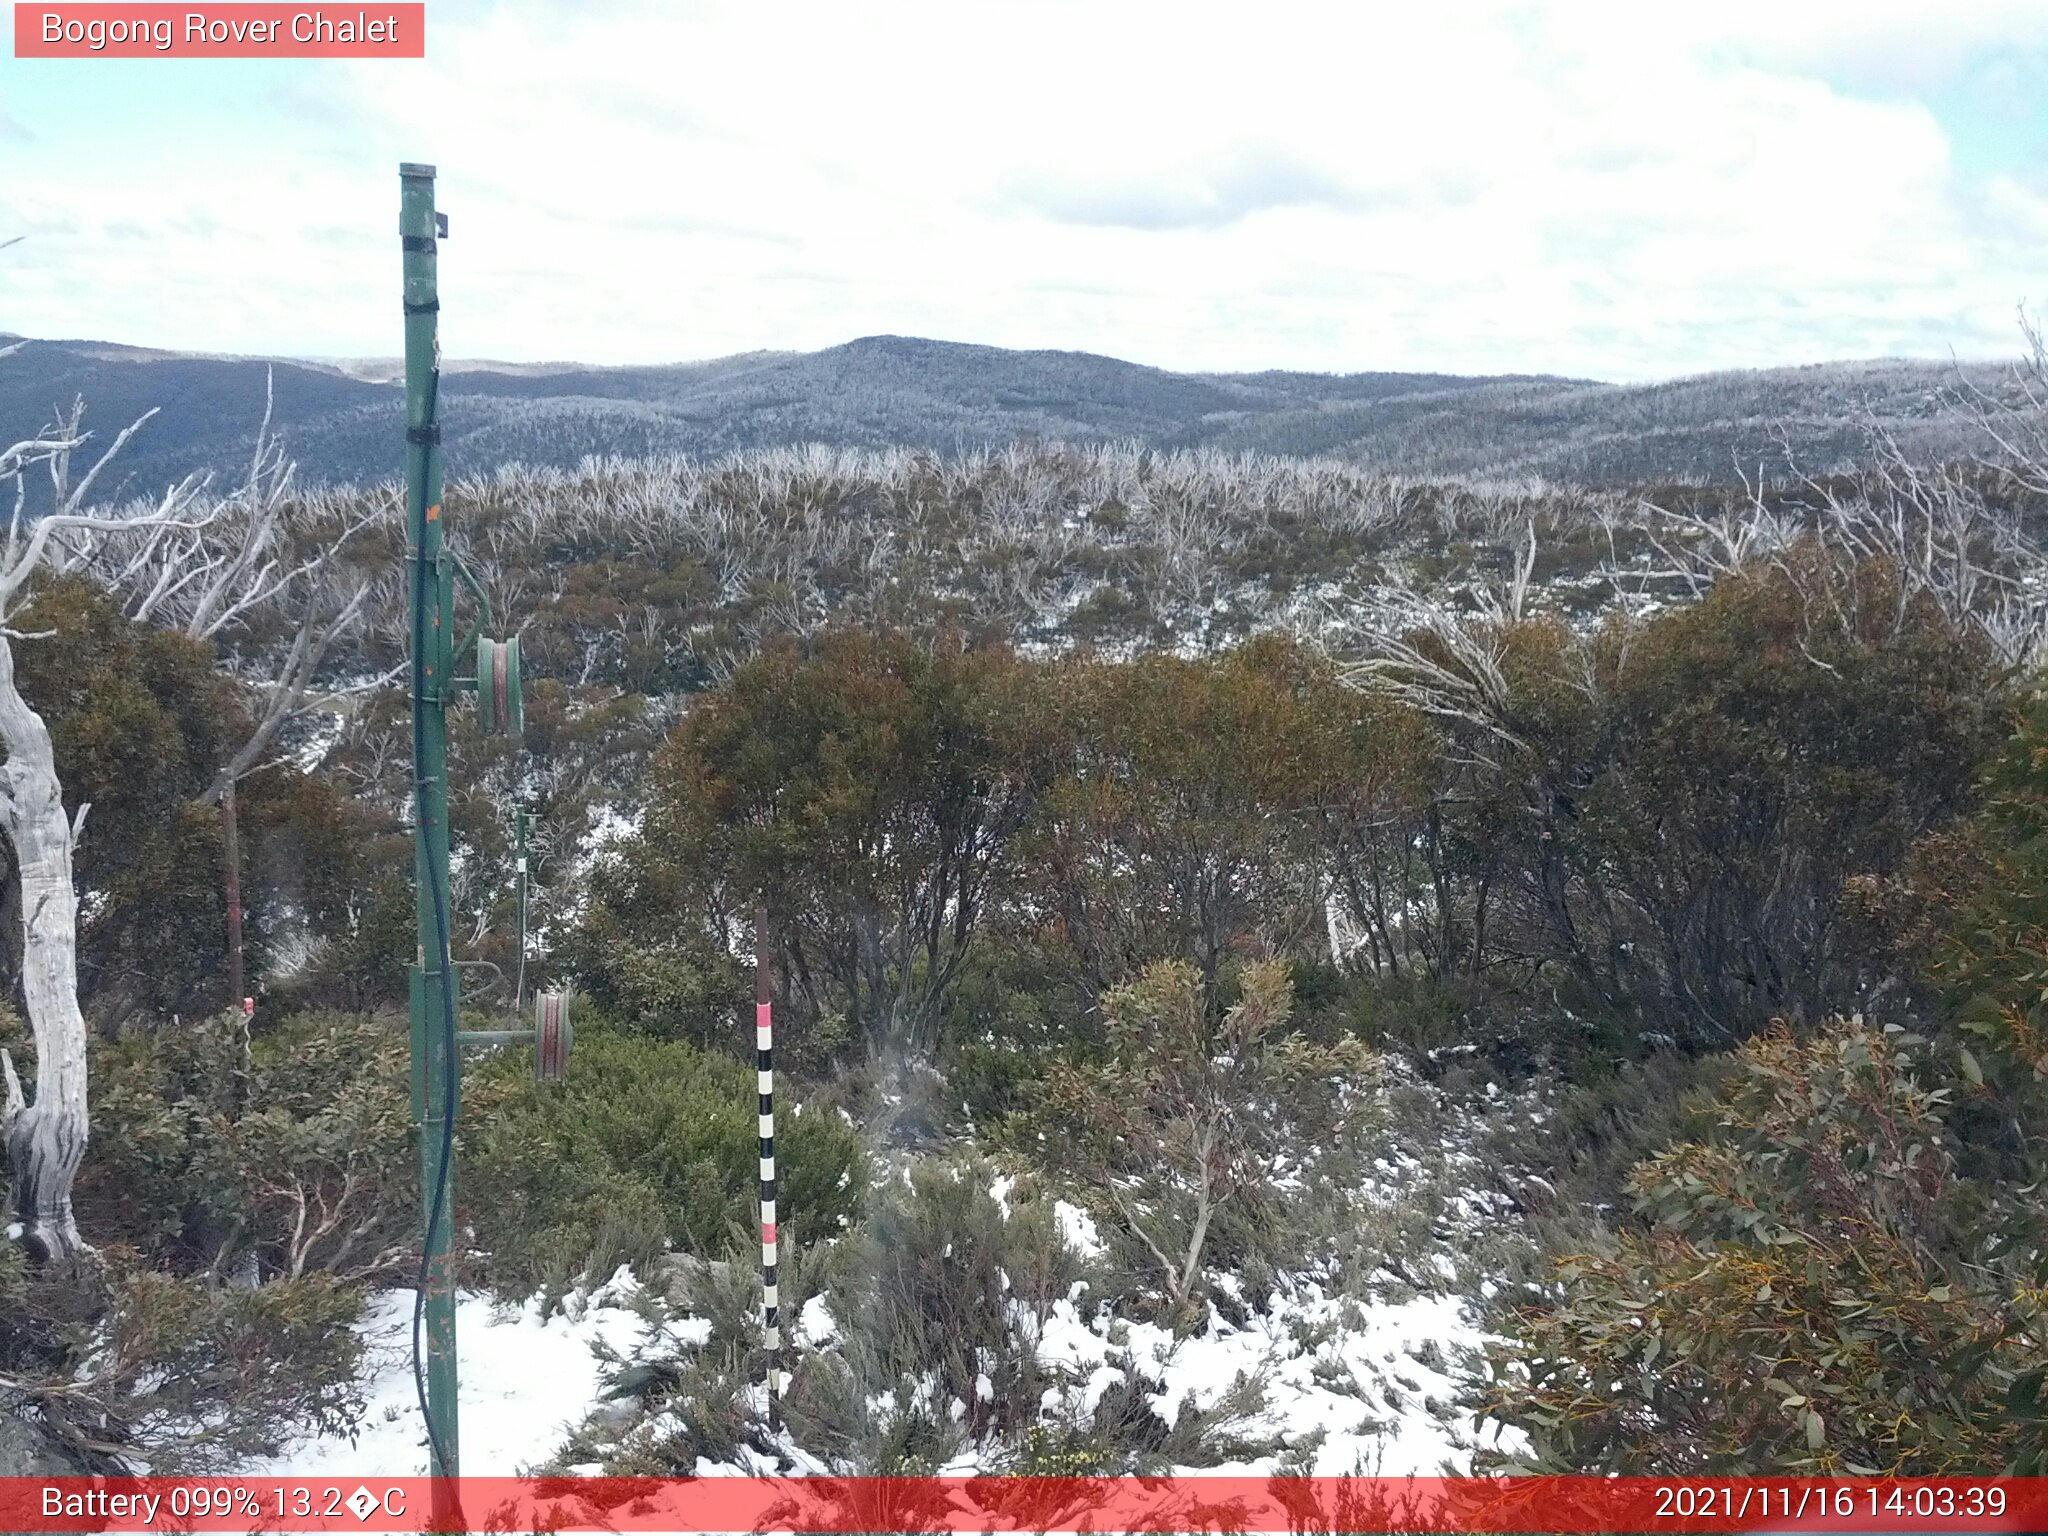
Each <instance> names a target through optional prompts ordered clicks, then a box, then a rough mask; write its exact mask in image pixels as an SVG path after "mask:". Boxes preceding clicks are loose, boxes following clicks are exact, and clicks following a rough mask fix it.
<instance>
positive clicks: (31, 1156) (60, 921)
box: [0, 635, 90, 1268]
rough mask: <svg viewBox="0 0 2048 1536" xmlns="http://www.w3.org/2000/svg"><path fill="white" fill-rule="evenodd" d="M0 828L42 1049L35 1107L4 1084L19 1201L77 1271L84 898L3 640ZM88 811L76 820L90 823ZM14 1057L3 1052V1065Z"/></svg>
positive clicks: (45, 755) (83, 1122)
mask: <svg viewBox="0 0 2048 1536" xmlns="http://www.w3.org/2000/svg"><path fill="white" fill-rule="evenodd" d="M0 745H4V746H5V747H6V749H7V761H6V763H5V764H4V765H0V785H4V786H5V791H6V793H5V798H4V801H0V826H4V828H5V830H6V833H7V839H8V841H9V842H10V843H12V844H13V845H14V858H15V865H16V869H17V871H18V873H19V877H20V880H21V914H22V962H21V979H22V995H23V998H24V1000H25V1002H26V1003H27V1006H28V1022H29V1028H30V1030H31V1032H32V1033H33V1034H34V1036H35V1044H36V1098H35V1102H34V1103H33V1104H29V1103H26V1102H25V1101H24V1098H23V1095H22V1091H21V1082H20V1080H19V1079H18V1078H17V1077H16V1075H15V1071H14V1063H13V1062H12V1061H11V1060H10V1061H4V1062H0V1065H4V1067H5V1073H6V1085H7V1105H6V1123H7V1160H8V1170H9V1173H10V1174H11V1176H12V1188H11V1190H10V1198H11V1201H12V1205H13V1215H14V1220H15V1221H17V1222H19V1223H20V1224H21V1229H22V1230H21V1240H22V1242H23V1243H24V1244H25V1245H26V1246H27V1247H28V1249H29V1251H30V1252H31V1253H32V1254H34V1255H35V1256H36V1257H38V1258H40V1259H44V1260H47V1261H49V1262H50V1263H51V1264H53V1265H55V1266H58V1267H61V1268H72V1267H74V1266H75V1265H76V1264H77V1263H78V1262H79V1261H80V1260H81V1259H83V1258H84V1257H85V1256H86V1254H87V1253H89V1251H90V1250H88V1249H87V1248H86V1246H85V1243H84V1241H83V1240H82V1239H81V1238H80V1237H79V1235H78V1224H77V1221H76V1219H75V1218H74V1217H73V1216H72V1213H71V1185H72V1181H73V1180H74V1179H75V1178H76V1177H77V1174H78V1166H79V1164H80V1163H81V1162H82V1161H83V1160H84V1157H85V1141H86V1134H87V1132H88V1130H89V1128H90V1125H89V1121H88V1119H87V1116H86V1103H85V1019H84V1017H83V1015H81V1014H80V1012H79V1010H78V963H77V938H78V892H77V889H76V887H75V886H74V885H73V884H72V876H71V851H72V846H73V843H74V840H75V838H76V836H77V831H78V829H77V827H76V826H74V825H73V824H72V822H71V820H70V819H69V818H68V817H66V816H65V814H64V791H63V786H62V785H61V784H60V783H59V782H58V779H57V766H56V755H55V752H54V751H53V749H52V747H51V744H50V729H49V727H48V726H47V725H45V724H44V723H43V717H42V716H41V715H39V714H37V713H36V712H35V711H34V710H33V709H31V708H30V707H29V705H28V701H27V700H26V699H24V698H22V696H21V690H20V689H19V688H17V687H16V686H15V681H14V651H13V647H12V645H11V644H10V642H9V641H8V639H7V638H6V637H5V636H4V635H0ZM84 818H85V812H84V810H83V809H82V808H81V810H80V811H79V821H80V822H81V823H82V822H83V821H84ZM4 1056H5V1053H4V1052H0V1057H4Z"/></svg>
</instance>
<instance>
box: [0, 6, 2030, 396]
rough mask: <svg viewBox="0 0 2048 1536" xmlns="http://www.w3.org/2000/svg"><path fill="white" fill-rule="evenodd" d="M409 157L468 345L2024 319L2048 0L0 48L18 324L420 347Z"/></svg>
mask: <svg viewBox="0 0 2048 1536" xmlns="http://www.w3.org/2000/svg"><path fill="white" fill-rule="evenodd" d="M354 8H355V7H353V6H351V7H349V9H350V10H351V11H353V9H354ZM371 9H372V10H374V6H371ZM402 160H414V161H427V162H429V163H433V164H435V165H437V166H438V167H439V170H440V177H439V196H440V206H441V207H442V209H443V210H444V211H446V212H447V213H448V215H449V217H450V220H451V233H450V238H449V239H448V240H447V241H446V242H445V243H444V244H443V246H442V250H441V281H442V302H443V310H442V337H443V346H444V348H445V350H446V351H447V353H448V354H449V355H450V356H454V357H469V358H482V357H488V358H501V359H507V360H513V361H541V360H577V361H582V362H593V363H658V362H673V361H681V360H686V359H693V358H703V357H714V356H722V355H726V354H730V353H735V352H745V351H753V350H757V349H774V350H808V349H812V348H818V347H826V346H831V345H834V344H837V343H839V342H843V341H847V340H850V339H852V338H854V337H858V336H865V335H874V334H880V333H897V334H906V335H920V336H934V337H941V338H944V339H948V340H954V341H969V342H982V343H987V344H991V345H996V346H1004V347H1027V348H1037V347H1043V348H1058V349H1072V350H1082V351H1089V352H1100V353H1107V354H1109V355H1112V356H1116V357H1121V358H1127V359H1131V360H1133V361H1137V362H1142V363H1149V364H1154V365H1157V366H1160V367H1166V368H1175V369H1195V370H1228V371H1242V370H1253V369H1260V368H1294V369H1309V370H1316V371H1327V372H1354V371H1365V370H1380V369H1402V370H1411V369H1412V370H1431V371H1444V372H1456V373H1499V372H1539V373H1561V374H1570V375H1576V376H1583V377H1594V378H1604V379H1614V380H1644V379H1655V378H1666V377H1673V376H1677V375H1682V374H1689V373H1698V372H1704V371H1708V370H1713V369H1721V368H1739V367H1759V366H1773V365H1781V364H1798V363H1809V362H1819V361H1825V360H1835V359H1841V358H1852V357H1873V356H1924V357H1948V356H1951V355H1955V356H1960V357H1965V358H1973V357H2001V356H2007V355H2010V354H2012V353H2014V352H2015V351H2016V350H2017V349H2018V344H2019V340H2020V330H2019V324H2018V319H2017V312H2018V309H2019V307H2020V306H2021V305H2022V304H2029V305H2032V306H2035V307H2037V308H2048V0H2023V3H2015V0H1856V3H1854V4H1848V3H1837V0H1716V3H1714V4H1712V5H1691V6H1680V5H1677V4H1671V3H1661V0H1660V3H1645V0H1617V3H1608V0H1568V3H1559V4H1553V5H1544V4H1526V3H1508V0H1432V3H1430V4H1425V5H1416V4H1359V3H1351V0H1345V3H1335V0H1333V3H1327V4H1305V3H1294V0H1262V3H1261V4H1258V5H1247V4H1242V3H1236V4H1228V5H1208V4H1201V3H1175V4H1152V3H1143V0H1090V3H1068V0H1026V3H1009V0H950V3H944V4H929V5H928V4H922V3H897V0H858V3H851V4H848V3H844V0H841V3H839V4H833V5H823V4H820V5H810V4H804V3H800V0H798V3H789V4H778V5H760V4H751V5H740V4H733V5H727V4H709V3H697V0H631V3H629V0H618V3H609V0H582V3H574V4H566V3H565V4H553V3H543V0H507V3H495V0H428V6H427V57H426V58H425V59H424V60H417V61H388V60H321V61H286V60H254V61H243V60H234V61H230V60H197V59H182V58H175V57H173V58H168V59H148V60H68V59H67V60H39V59H15V58H12V57H0V240H5V239H8V238H10V237H11V236H15V235H19V236H22V237H23V238H22V239H21V240H20V242H19V243H18V244H16V245H14V246H12V247H10V248H8V249H6V250H4V251H0V330H11V331H18V332H21V333H23V334H27V335H35V336H51V337H58V336H62V337H93V338H99V339H105V340H113V341H121V342H129V343H134V344H138V345H147V346H157V347H165V348H173V349H180V350H197V351H214V352H236V353H252V354H262V355H276V356H323V357H364V356H389V355H392V354H394V353H396V352H397V351H398V350H399V346H400V323H399V314H398V263H399V251H398V243H397V241H396V239H395V238H393V236H394V235H395V223H396V218H397V208H398V182H397V167H398V164H399V162H400V161H402Z"/></svg>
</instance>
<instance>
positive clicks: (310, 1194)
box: [76, 1013, 418, 1279]
mask: <svg viewBox="0 0 2048 1536" xmlns="http://www.w3.org/2000/svg"><path fill="white" fill-rule="evenodd" d="M406 1051H407V1045H406V1039H405V1035H404V1032H403V1029H402V1027H401V1026H399V1025H398V1024H397V1023H396V1022H395V1021H393V1020H391V1019H388V1018H375V1017H371V1016H367V1015H358V1014H317V1013H316V1014H302V1015H297V1016H294V1017H293V1018H291V1019H290V1020H288V1021H287V1022H286V1024H285V1025H284V1026H283V1027H282V1028H280V1029H278V1030H276V1031H274V1032H272V1033H270V1034H267V1035H263V1036H259V1037H257V1038H254V1039H251V1038H250V1035H249V1033H248V1029H247V1025H246V1022H245V1021H244V1020H243V1019H242V1017H241V1016H240V1015H239V1014H222V1015H219V1016H217V1017H214V1018H211V1019H203V1020H199V1021H196V1022H194V1023H191V1024H186V1025H179V1026H175V1027H170V1028H160V1029H155V1030H150V1031H147V1032H137V1033H134V1034H131V1035H129V1036H126V1037H124V1038H122V1039H121V1040H119V1041H116V1042H114V1043H112V1044H100V1043H97V1042H96V1043H95V1046H94V1050H93V1065H92V1072H93V1103H92V1114H93V1135H92V1141H91V1144H90V1146H89V1148H88V1150H87V1153H86V1162H85V1166H84V1168H83V1170H82V1171H81V1174H80V1179H79V1186H78V1191H77V1196H76V1198H77V1201H78V1206H79V1219H80V1225H81V1227H82V1228H83V1229H84V1230H85V1231H86V1232H87V1233H89V1234H90V1235H91V1236H92V1238H93V1240H94V1241H96V1242H109V1241H111V1242H117V1243H123V1244H127V1245H130V1246H132V1247H133V1248H135V1249H136V1250H137V1251H138V1252H139V1253H141V1254H142V1255H143V1256H144V1257H146V1258H147V1259H148V1260H150V1261H151V1262H152V1263H154V1264H157V1265H160V1266H163V1267H166V1268H168V1269H171V1270H174V1271H178V1272H182V1273H203V1274H208V1275H211V1276H213V1277H216V1278H218V1277H221V1276H224V1275H227V1274H231V1273H241V1272H242V1271H243V1269H244V1267H245V1266H246V1265H247V1264H249V1263H250V1262H251V1261H252V1260H253V1262H254V1263H255V1265H256V1266H257V1272H258V1273H260V1274H261V1275H263V1276H265V1277H273V1276H280V1275H282V1276H286V1277H293V1278H295V1277H298V1276H302V1275H307V1274H316V1273H323V1272H324V1273H332V1274H335V1275H338V1276H340V1277H342V1278H346V1279H370V1278H375V1277H389V1276H391V1275H393V1274H396V1273H398V1272H400V1271H402V1270H403V1269H404V1267H405V1265H406V1263H407V1262H409V1258H410V1255H411V1253H412V1251H413V1245H414V1243H415V1241H416V1239H415V1237H414V1227H415V1221H416V1215H417V1210H418V1205H417V1200H418V1196H417V1194H416V1191H417V1188H418V1182H417V1167H418V1164H417V1156H416V1153H415V1150H414V1138H413V1131H412V1122H411V1114H410V1108H409V1105H408V1102H407V1093H408V1090H407V1084H406V1071H407V1068H406Z"/></svg>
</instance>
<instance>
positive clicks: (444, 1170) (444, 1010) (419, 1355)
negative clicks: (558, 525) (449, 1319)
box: [407, 363, 456, 1470]
mask: <svg viewBox="0 0 2048 1536" xmlns="http://www.w3.org/2000/svg"><path fill="white" fill-rule="evenodd" d="M440 394H441V369H440V366H439V364H438V363H437V364H436V365H435V367H434V371H433V372H432V373H431V374H429V375H428V376H427V410H426V427H425V430H426V431H428V432H431V431H432V430H433V429H434V428H435V427H436V426H438V425H439V423H438V422H436V421H435V419H434V418H435V413H436V411H437V410H438V409H439V404H440ZM407 435H408V437H410V436H411V434H410V433H408V434H407ZM429 440H430V441H431V439H429ZM420 482H421V483H420V496H421V498H422V500H424V499H425V497H426V494H427V487H426V476H425V474H424V473H423V474H422V475H421V476H420ZM419 510H420V523H419V526H420V536H421V537H420V547H419V549H418V550H417V551H416V552H415V553H414V555H413V559H414V561H415V562H416V564H417V567H418V568H417V570H416V572H415V579H414V581H413V605H412V654H413V707H412V785H413V814H414V815H416V816H418V817H419V818H420V823H421V825H420V832H421V834H422V835H423V836H424V835H426V833H427V828H426V779H425V776H424V775H423V773H422V772H421V770H422V769H423V768H424V766H425V763H424V761H423V759H424V758H425V757H426V749H427V735H426V721H425V717H424V713H423V712H422V710H421V708H420V703H421V695H422V694H423V693H424V692H425V688H424V686H423V684H424V682H425V668H426V664H427V638H428V627H427V582H428V575H429V572H428V571H427V568H426V508H425V507H424V506H422V507H421V508H420V509H419ZM439 591H440V587H439V584H438V582H437V583H436V584H435V592H436V596H437V600H438V594H439ZM441 682H442V685H443V686H444V687H445V686H446V684H447V679H446V678H443V679H441ZM442 772H443V774H445V773H446V772H447V765H446V763H445V762H444V763H443V764H442ZM420 862H421V863H422V864H424V865H425V866H426V875H427V887H428V890H429V891H430V893H431V896H432V900H433V906H434V961H435V964H436V966H437V967H438V968H439V972H440V977H441V1036H442V1044H443V1047H444V1050H445V1055H444V1058H443V1059H444V1061H445V1063H446V1067H445V1070H444V1071H443V1072H442V1074H441V1076H442V1080H443V1092H442V1102H441V1161H440V1166H439V1167H438V1168H437V1169H436V1171H435V1178H434V1199H433V1204H432V1206H431V1207H430V1208H429V1211H428V1215H427V1230H426V1234H425V1239H424V1241H422V1242H421V1244H420V1272H419V1284H418V1288H417V1289H416V1290H415V1292H414V1294H413V1303H412V1384H413V1390H414V1391H415V1392H416V1393H417V1394H418V1396H419V1404H420V1417H421V1418H422V1419H424V1420H425V1421H426V1425H427V1444H428V1446H429V1448H430V1449H431V1450H432V1451H433V1455H434V1463H435V1465H436V1466H439V1467H441V1468H442V1469H443V1470H446V1469H447V1468H448V1467H450V1466H451V1465H452V1463H451V1462H450V1461H449V1458H448V1450H447V1447H446V1446H444V1445H442V1443H441V1436H440V1432H439V1431H438V1430H437V1429H436V1428H435V1425H434V1415H433V1412H432V1410H431V1409H430V1408H429V1407H428V1406H427V1368H426V1356H425V1353H424V1352H423V1351H422V1350H421V1348H420V1328H421V1325H422V1324H423V1322H424V1321H425V1319H426V1314H427V1283H428V1280H429V1279H430V1277H431V1273H432V1261H433V1251H434V1249H433V1236H434V1232H435V1230H436V1229H437V1228H438V1227H439V1226H440V1225H441V1215H442V1212H443V1211H444V1210H445V1209H446V1206H447V1200H448V1169H449V1165H450V1164H451V1163H453V1162H454V1160H455V1103H456V1100H455V1052H456V1044H455V988H454V984H453V979H452V978H453V975H454V969H455V968H454V964H453V956H452V954H451V952H450V947H449V943H448V893H447V892H446V891H444V890H442V889H441V882H440V878H439V871H438V870H437V869H436V868H435V861H434V860H433V859H432V858H426V859H422V860H421V861H420ZM420 959H421V962H422V963H423V964H424V963H425V960H426V956H424V955H422V956H421V957H420ZM420 1070H421V1072H422V1073H423V1074H424V1072H425V1070H426V1063H425V1062H422V1063H421V1064H420ZM451 1225H452V1223H451ZM451 1236H452V1234H451ZM451 1262H452V1256H451Z"/></svg>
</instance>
